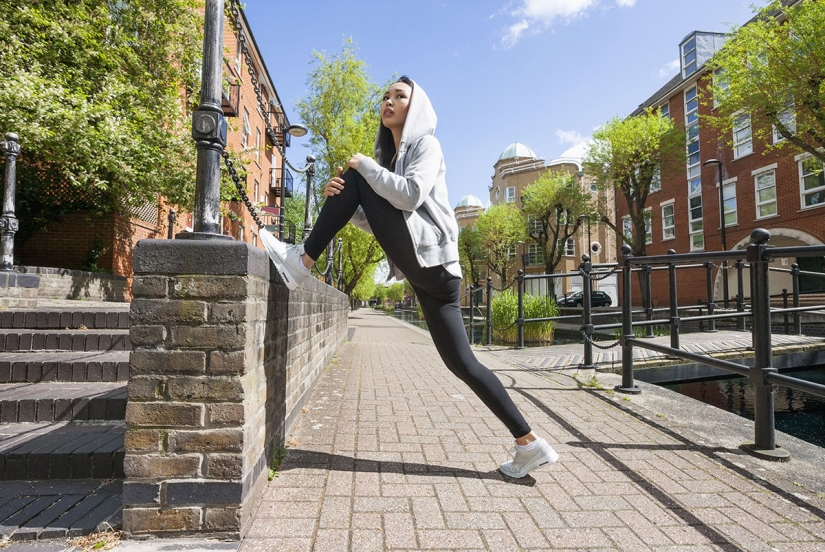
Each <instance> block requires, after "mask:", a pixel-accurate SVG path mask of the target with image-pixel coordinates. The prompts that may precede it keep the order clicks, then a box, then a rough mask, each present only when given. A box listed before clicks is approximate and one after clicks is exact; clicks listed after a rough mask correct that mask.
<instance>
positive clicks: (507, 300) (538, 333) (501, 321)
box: [490, 289, 559, 343]
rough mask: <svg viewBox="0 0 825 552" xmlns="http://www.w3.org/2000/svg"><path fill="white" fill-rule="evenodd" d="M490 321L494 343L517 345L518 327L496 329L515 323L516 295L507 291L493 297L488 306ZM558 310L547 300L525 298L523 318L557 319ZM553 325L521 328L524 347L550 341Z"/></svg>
mask: <svg viewBox="0 0 825 552" xmlns="http://www.w3.org/2000/svg"><path fill="white" fill-rule="evenodd" d="M490 311H491V312H490V317H491V318H492V321H493V340H494V341H496V342H504V343H516V342H517V341H518V325H515V326H513V327H512V328H510V329H508V330H505V331H501V330H497V329H496V328H506V327H507V326H509V325H510V324H512V323H513V322H515V321H516V320H518V294H516V293H515V292H513V290H510V289H508V290H506V291H503V292H501V293H497V294H496V295H494V296H493V301H492V304H491V305H490ZM558 314H559V309H558V306H557V305H556V301H555V300H554V299H552V298H549V297H538V296H535V295H525V296H524V318H525V319H529V318H548V317H551V316H558ZM555 327H556V324H555V322H527V323H525V324H524V341H525V343H528V342H529V343H541V342H552V341H553V329H554V328H555Z"/></svg>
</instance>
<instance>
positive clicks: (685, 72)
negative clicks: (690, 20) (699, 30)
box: [679, 34, 699, 78]
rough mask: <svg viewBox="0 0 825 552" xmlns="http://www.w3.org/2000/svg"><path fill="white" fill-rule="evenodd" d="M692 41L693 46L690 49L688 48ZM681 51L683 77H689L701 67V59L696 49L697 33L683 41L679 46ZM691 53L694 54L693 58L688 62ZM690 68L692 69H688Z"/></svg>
mask: <svg viewBox="0 0 825 552" xmlns="http://www.w3.org/2000/svg"><path fill="white" fill-rule="evenodd" d="M691 42H692V43H693V46H692V47H691V49H690V50H687V46H688V45H689V44H690V43H691ZM679 52H680V53H681V57H682V59H681V61H682V78H687V77H689V76H690V75H692V74H694V73H695V72H696V71H697V70H698V69H699V60H698V59H697V55H698V53H697V50H696V34H694V35H692V36H691V37H690V38H689V39H687V40H686V41H684V42H683V43H682V45H681V46H680V48H679ZM691 53H692V54H693V59H692V60H691V61H690V62H687V58H688V57H689V56H690V54H691ZM689 68H690V70H688V69H689Z"/></svg>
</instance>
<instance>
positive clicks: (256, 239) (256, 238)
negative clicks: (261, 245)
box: [252, 234, 258, 247]
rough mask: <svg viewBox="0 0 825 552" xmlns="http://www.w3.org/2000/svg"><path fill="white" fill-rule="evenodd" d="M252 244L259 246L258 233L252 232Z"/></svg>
mask: <svg viewBox="0 0 825 552" xmlns="http://www.w3.org/2000/svg"><path fill="white" fill-rule="evenodd" d="M252 245H253V246H254V247H258V236H257V234H252Z"/></svg>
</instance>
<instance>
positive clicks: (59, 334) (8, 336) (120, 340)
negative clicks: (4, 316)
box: [0, 329, 132, 352]
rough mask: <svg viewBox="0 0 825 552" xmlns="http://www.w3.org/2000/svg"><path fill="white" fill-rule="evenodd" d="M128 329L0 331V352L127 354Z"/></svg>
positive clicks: (130, 347) (128, 348) (129, 344)
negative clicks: (118, 352)
mask: <svg viewBox="0 0 825 552" xmlns="http://www.w3.org/2000/svg"><path fill="white" fill-rule="evenodd" d="M131 349H132V345H131V343H130V342H129V330H29V329H19V330H15V329H0V351H2V352H15V351H21V352H22V351H129V350H131Z"/></svg>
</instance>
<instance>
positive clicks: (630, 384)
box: [616, 229, 825, 460]
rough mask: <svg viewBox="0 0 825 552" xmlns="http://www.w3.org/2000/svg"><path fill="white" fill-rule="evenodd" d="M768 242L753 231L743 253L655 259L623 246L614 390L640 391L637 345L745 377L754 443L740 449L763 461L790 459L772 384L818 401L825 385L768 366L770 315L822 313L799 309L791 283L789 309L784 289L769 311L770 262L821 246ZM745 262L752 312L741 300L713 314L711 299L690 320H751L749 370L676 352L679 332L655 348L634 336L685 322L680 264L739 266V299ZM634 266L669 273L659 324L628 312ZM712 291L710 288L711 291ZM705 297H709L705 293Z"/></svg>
mask: <svg viewBox="0 0 825 552" xmlns="http://www.w3.org/2000/svg"><path fill="white" fill-rule="evenodd" d="M769 239H770V233H768V232H767V231H766V230H761V229H757V230H754V231H753V233H752V234H751V243H750V245H748V247H747V248H746V249H745V250H742V251H719V252H700V253H685V254H680V255H677V254H675V253H673V254H669V255H658V256H650V257H633V256H631V255H630V248H629V247H627V246H625V247H623V248H622V253H623V260H622V273H623V274H622V326H621V327H622V330H621V332H622V333H621V338H620V342H621V347H622V384H621V385H620V386H618V387H617V388H616V390H617V391H619V392H623V393H639V392H640V389H639V388H638V387H637V386H636V385H635V382H634V378H633V348H634V347H640V348H644V349H649V350H652V351H657V352H660V353H663V354H665V355H669V356H673V357H677V358H682V359H685V360H690V361H694V362H700V363H703V364H707V365H709V366H713V367H716V368H720V369H722V370H726V371H729V372H733V373H734V374H738V375H740V376H745V377H747V378H749V380H750V382H751V383H752V384H753V386H754V424H755V427H754V434H755V438H754V442H753V443H745V444H743V445H742V448H743V449H744V450H747V451H748V452H750V453H751V454H754V455H756V456H758V457H761V458H766V459H770V460H787V459H788V458H789V457H790V455H789V454H788V452H787V451H785V450H783V449H782V448H780V447H777V446H776V438H775V426H774V405H773V387H774V386H775V385H782V386H785V387H789V388H791V389H794V390H797V391H803V392H806V393H811V394H813V395H817V396H820V397H825V385H821V384H818V383H814V382H809V381H805V380H801V379H798V378H794V377H792V376H788V375H784V374H779V373H778V370H777V369H776V368H773V367H772V350H771V317H772V315H773V314H781V315H783V316H785V315H790V314H793V315H794V316H796V317H798V316H799V315H800V314H801V313H804V312H810V311H817V310H818V311H822V310H823V307H822V306H805V307H802V306H799V290H798V285H794V288H795V289H794V294H793V302H794V306H793V307H790V308H789V307H787V306H785V305H787V300H788V294H787V290H783V303H784V304H783V307H782V308H772V307H771V293H770V267H769V266H768V265H769V263H770V262H771V261H772V260H776V259H780V258H786V257H797V258H799V257H802V258H806V257H821V256H824V255H825V245H816V246H800V247H771V246H769V245H767V242H768V240H769ZM743 257H744V260H745V261H747V263H748V269H749V272H750V297H751V305H750V311H745V310H744V308H742V307H743V303H742V302H741V300H740V301H739V302H738V303H737V310H736V311H735V312H728V311H726V312H723V313H721V314H716V313H715V312H714V305H713V302H712V301H709V302H708V305H707V310H708V314H706V315H701V316H694V317H691V318H692V319H693V320H702V321H707V322H708V323H715V321H717V320H723V319H731V318H735V319H737V320H744V319H745V318H748V319H750V322H751V332H752V335H753V349H754V364H753V366H752V367H750V368H748V367H747V366H743V365H741V364H737V363H735V362H730V361H726V360H721V359H716V358H713V357H710V356H705V355H700V354H696V353H690V352H687V351H683V350H681V349H679V342H678V332H673V333H672V334H671V345H670V347H667V346H665V345H659V344H656V343H653V342H651V341H649V340H644V339H639V338H637V337H636V336H635V334H634V330H633V328H634V325H636V326H640V325H641V326H650V325H653V324H662V323H667V324H670V325H671V328H673V329H678V327H679V325H680V323H681V322H682V321H683V319H680V318H679V316H678V305H677V303H676V277H675V273H676V268H677V267H678V266H679V265H684V264H691V263H694V264H695V263H697V262H701V263H710V264H712V263H713V262H714V261H722V262H725V261H736V262H737V266H739V268H740V272H739V274H740V276H739V291H740V293H739V297H742V296H743V294H742V288H743V286H742V276H741V274H742V272H741V268H742V267H741V266H740V265H741V262H742V259H743ZM634 267H636V268H643V269H645V270H646V272H649V270H647V269H648V268H653V267H660V268H661V267H663V268H664V269H666V270H668V272H669V282H670V295H671V299H670V301H671V304H670V309H669V310H670V312H669V314H670V316H669V317H668V318H665V319H659V320H655V319H654V320H643V321H638V322H636V321H634V319H633V312H632V307H631V305H632V297H631V289H632V284H631V273H632V271H633V269H634ZM791 271H792V274H793V272H794V271H795V272H796V276H797V279H795V280H794V281H795V282H798V276H799V275H800V272H801V271H799V270H798V267H794V268H792V269H791ZM808 275H810V276H812V275H818V274H817V273H809V274H808ZM709 291H710V290H709ZM709 297H712V295H711V294H710V293H709ZM794 328H795V329H796V330H799V331H801V326H800V325H799V323H798V322H797V321H795V322H794Z"/></svg>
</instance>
